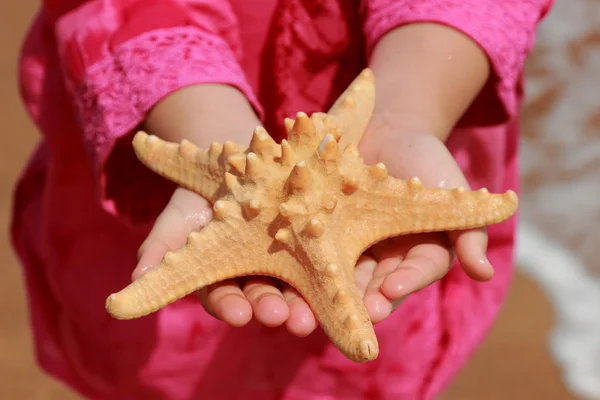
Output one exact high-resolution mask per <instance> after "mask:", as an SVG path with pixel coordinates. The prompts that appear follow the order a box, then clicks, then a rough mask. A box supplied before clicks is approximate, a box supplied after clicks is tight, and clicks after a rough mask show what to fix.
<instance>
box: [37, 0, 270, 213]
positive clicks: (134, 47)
mask: <svg viewBox="0 0 600 400" xmlns="http://www.w3.org/2000/svg"><path fill="white" fill-rule="evenodd" d="M73 3H75V5H74V6H73ZM44 11H45V12H46V13H47V14H48V18H49V19H50V20H53V25H54V27H55V35H56V41H57V47H58V49H57V50H58V53H59V57H60V60H61V63H62V66H61V67H62V71H63V75H64V78H65V82H66V85H67V89H68V92H69V94H70V96H71V98H72V101H73V103H74V106H75V112H76V116H77V119H78V123H79V125H80V128H81V131H82V132H83V135H84V140H85V144H86V146H87V147H88V149H90V150H91V153H92V157H93V162H94V164H95V165H94V166H95V169H96V172H97V174H98V176H97V177H98V182H99V185H100V188H99V192H100V193H101V196H102V198H101V201H102V203H103V206H104V207H105V209H107V210H108V211H110V212H114V213H122V211H121V210H120V208H125V209H126V208H131V207H132V206H133V207H134V208H135V205H134V199H133V198H132V196H133V197H135V196H134V193H129V192H132V189H127V188H128V187H129V186H130V185H128V183H127V182H129V183H131V182H132V181H133V182H140V181H146V182H147V181H148V179H150V180H151V181H153V184H156V182H154V180H153V178H151V177H148V176H147V175H146V171H144V170H143V168H142V169H140V166H139V165H137V160H136V159H135V157H134V156H133V152H132V151H131V148H130V139H131V136H130V134H131V133H133V131H134V130H135V129H136V128H137V127H138V126H139V125H140V123H141V122H142V121H143V120H144V118H145V115H146V113H147V112H148V111H149V109H150V108H151V107H152V106H153V105H155V104H156V103H157V102H158V101H159V100H160V99H161V98H163V97H164V96H166V95H167V94H169V93H170V92H173V91H174V90H176V89H179V88H182V87H185V86H189V85H193V84H198V83H207V82H208V83H223V84H229V85H232V86H234V87H237V88H238V89H239V90H240V91H241V92H243V93H244V94H245V96H246V97H247V98H248V100H249V101H250V103H251V104H252V105H253V107H254V109H255V111H256V112H257V113H258V114H259V117H262V110H261V106H260V104H259V102H258V101H257V99H256V97H255V94H254V93H253V91H252V89H251V87H250V86H249V84H248V82H247V81H246V78H245V75H244V73H243V71H242V69H241V67H240V65H239V64H238V61H237V59H238V58H239V56H240V51H241V46H240V41H239V33H238V30H237V21H236V17H235V15H234V14H233V11H232V9H231V8H230V5H229V2H228V1H219V0H109V1H107V0H91V1H67V0H46V1H45V10H44ZM119 139H122V140H120V141H119ZM135 171H137V172H135ZM125 175H129V176H128V177H127V176H125ZM119 203H121V204H119ZM126 203H129V204H126ZM125 213H127V214H128V213H129V212H125Z"/></svg>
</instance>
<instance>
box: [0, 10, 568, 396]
mask: <svg viewBox="0 0 600 400" xmlns="http://www.w3.org/2000/svg"><path fill="white" fill-rule="evenodd" d="M14 7H20V8H18V9H17V10H18V11H9V9H13V10H14ZM36 7H37V2H20V3H14V2H2V3H0V30H1V34H0V41H1V42H0V46H2V49H3V50H4V51H3V53H2V56H1V58H0V87H1V88H2V91H1V92H0V115H1V117H2V118H1V119H2V121H3V123H4V124H5V125H4V129H3V130H4V132H5V134H4V135H5V136H4V140H3V142H4V143H3V144H2V146H0V188H1V189H0V202H1V205H2V207H1V209H0V219H1V224H2V226H3V227H5V228H4V229H3V230H2V232H1V235H2V240H1V241H0V246H1V247H0V254H1V255H2V257H3V262H2V264H3V266H4V271H3V272H4V273H3V279H0V370H1V372H0V399H6V400H17V399H19V400H20V399H25V400H29V399H31V400H58V399H60V400H70V399H76V398H77V397H76V396H74V395H72V394H70V392H69V391H68V390H66V389H65V388H63V387H62V386H61V385H60V384H59V383H56V382H54V381H53V380H50V379H49V378H47V377H46V376H45V375H43V374H42V373H41V372H40V370H39V369H38V368H37V366H36V364H35V361H34V354H33V351H32V346H31V336H30V332H29V326H28V317H27V314H26V303H25V301H26V300H25V297H24V292H23V289H22V282H21V275H20V273H21V271H20V268H19V265H18V264H17V262H16V259H15V257H14V255H13V253H12V249H11V248H10V246H9V244H8V243H9V239H8V237H7V226H8V223H9V219H10V206H11V194H12V187H13V184H14V181H15V179H16V177H17V175H18V173H19V171H20V169H21V168H22V166H23V165H24V163H25V160H26V158H27V157H28V155H29V151H30V150H31V148H32V147H33V145H34V143H35V141H36V140H37V138H38V136H37V133H36V132H35V130H34V128H33V126H32V124H31V123H30V121H29V120H28V119H27V117H26V115H25V113H24V111H23V109H22V107H21V104H20V103H19V101H18V98H17V86H16V72H15V67H16V57H17V54H18V48H19V46H20V42H21V39H22V37H23V34H24V32H25V29H26V28H27V24H28V23H29V19H30V17H31V15H32V14H33V12H34V11H35V8H36ZM551 324H552V310H551V309H550V306H549V303H548V302H547V300H546V299H545V298H544V296H543V294H542V293H541V292H540V290H539V289H538V287H537V286H536V285H534V284H533V283H532V282H531V281H528V280H527V279H525V278H524V277H523V276H520V275H519V276H517V277H516V279H515V282H514V286H513V288H512V291H511V295H510V298H509V301H508V302H507V304H506V307H505V308H504V310H503V312H502V315H501V318H500V320H499V321H498V323H497V325H496V328H495V329H494V331H493V332H492V334H491V336H490V337H489V338H488V340H487V341H486V342H485V344H484V345H483V347H482V348H481V350H480V351H479V352H478V353H477V354H476V356H475V357H474V358H473V360H472V361H471V363H470V364H469V365H468V366H467V368H466V369H465V370H464V371H463V373H462V374H461V375H460V377H459V379H458V380H457V381H456V382H455V383H454V385H453V386H452V388H451V390H450V392H449V393H448V394H447V395H446V396H444V399H445V400H480V399H486V400H494V399H508V398H513V399H516V400H520V399H522V400H528V399H545V400H554V399H556V400H568V399H575V398H574V397H571V396H569V395H568V394H567V392H566V390H565V388H564V386H563V385H562V383H561V382H560V377H559V372H558V370H557V368H556V366H555V365H554V364H553V362H552V360H551V359H550V357H549V356H548V354H547V351H546V341H547V339H546V334H547V332H548V329H549V328H550V327H551Z"/></svg>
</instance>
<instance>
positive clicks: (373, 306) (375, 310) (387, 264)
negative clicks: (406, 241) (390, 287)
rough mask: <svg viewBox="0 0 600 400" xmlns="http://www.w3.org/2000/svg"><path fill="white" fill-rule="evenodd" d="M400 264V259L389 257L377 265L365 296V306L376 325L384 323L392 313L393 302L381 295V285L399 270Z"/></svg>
mask: <svg viewBox="0 0 600 400" xmlns="http://www.w3.org/2000/svg"><path fill="white" fill-rule="evenodd" d="M400 262H401V260H400V258H398V257H389V258H385V259H383V260H381V261H380V262H378V263H376V265H375V268H374V270H373V274H372V279H371V281H370V282H369V284H368V285H367V288H366V290H365V296H364V302H365V306H366V307H367V311H368V313H369V317H371V321H372V322H373V323H374V324H376V323H379V322H381V321H383V320H384V319H385V318H387V317H388V316H389V315H390V313H391V312H392V302H391V301H390V300H389V299H388V298H387V297H386V296H384V295H383V293H381V285H382V284H383V281H384V280H385V278H386V277H387V276H388V275H389V274H390V273H392V272H393V271H395V270H396V269H397V268H398V266H399V265H400Z"/></svg>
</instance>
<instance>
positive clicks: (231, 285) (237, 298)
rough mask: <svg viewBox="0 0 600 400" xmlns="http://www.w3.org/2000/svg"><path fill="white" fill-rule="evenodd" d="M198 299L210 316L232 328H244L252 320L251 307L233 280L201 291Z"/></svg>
mask: <svg viewBox="0 0 600 400" xmlns="http://www.w3.org/2000/svg"><path fill="white" fill-rule="evenodd" d="M198 299H199V300H200V303H201V304H202V306H203V307H204V309H205V310H206V311H207V312H208V313H209V314H210V315H212V316H213V317H215V318H217V319H220V320H221V321H223V322H225V323H227V324H229V325H231V326H233V327H240V326H244V325H246V324H247V323H248V322H250V320H251V319H252V306H251V305H250V303H249V302H248V300H247V299H246V296H244V293H243V292H242V289H241V288H240V284H239V282H238V281H236V280H234V279H230V280H227V281H223V282H219V283H216V284H214V285H211V286H209V287H206V288H203V289H201V290H200V291H198Z"/></svg>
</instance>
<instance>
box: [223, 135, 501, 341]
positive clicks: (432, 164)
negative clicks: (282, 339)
mask: <svg viewBox="0 0 600 400" xmlns="http://www.w3.org/2000/svg"><path fill="white" fill-rule="evenodd" d="M374 129H375V130H378V131H382V132H377V133H376V134H373V135H369V136H366V137H365V140H363V142H362V143H361V146H360V147H361V149H360V150H361V155H362V156H363V157H364V159H365V162H366V163H367V164H374V163H376V162H383V163H384V164H386V166H387V167H388V171H389V173H390V175H392V176H394V177H397V178H400V179H408V178H410V177H412V176H418V177H419V178H420V179H421V180H422V181H423V184H425V185H429V186H443V187H457V186H464V187H468V183H467V181H466V179H465V177H464V175H463V173H462V171H461V170H460V168H459V167H458V165H457V164H456V161H455V160H454V158H453V157H452V155H451V154H450V152H449V151H448V150H447V148H446V146H445V145H444V143H442V142H441V141H440V140H439V139H437V138H436V137H435V136H433V135H429V134H423V133H405V132H384V130H385V128H375V127H372V128H371V129H370V130H371V132H372V131H373V130H374ZM371 138H376V139H371ZM486 247H487V234H486V232H485V230H473V231H464V232H453V233H450V234H446V233H431V234H418V235H408V236H403V237H397V238H393V239H390V240H387V241H385V242H382V243H379V244H377V245H376V246H373V247H372V248H371V249H369V250H368V251H367V252H366V253H365V254H364V255H363V256H362V257H361V258H360V259H359V261H358V264H357V266H356V270H355V271H356V272H355V277H356V285H357V287H358V289H359V291H360V293H361V294H362V295H363V298H364V302H365V305H366V307H367V310H368V312H369V315H370V317H371V319H372V321H373V322H374V323H378V322H381V321H383V320H384V319H385V318H387V317H388V316H389V315H390V313H391V312H392V311H393V310H394V309H395V308H396V307H397V306H398V305H399V303H400V302H401V301H402V300H403V299H404V298H405V297H406V296H408V295H409V294H411V293H413V292H415V291H418V290H420V289H422V288H424V287H426V286H428V285H430V284H432V283H433V282H435V281H437V280H440V279H442V278H443V277H444V275H445V274H446V273H447V272H448V270H449V268H450V266H451V265H452V262H453V258H454V255H453V253H454V252H455V253H456V256H457V257H458V259H459V260H460V261H461V265H462V268H463V269H464V270H465V272H466V273H467V274H468V275H469V276H470V277H471V278H473V279H475V280H488V279H490V278H491V277H492V275H493V269H492V266H491V265H490V264H489V262H488V261H487V258H486V255H485V252H486ZM252 291H253V293H252V297H253V298H256V299H260V298H262V297H263V296H272V303H271V304H272V307H277V308H279V312H277V313H269V314H268V315H264V316H263V315H258V314H260V313H261V312H263V311H264V312H265V314H266V310H264V309H259V308H257V309H255V310H254V312H255V313H256V315H255V316H256V317H257V319H258V320H261V321H266V320H268V321H269V322H270V324H269V325H271V326H276V325H280V324H285V325H286V327H287V329H288V330H289V331H290V332H291V333H292V334H295V335H297V336H305V335H308V334H310V333H311V332H312V331H313V330H314V329H315V328H316V327H317V322H316V319H315V316H314V315H313V313H312V312H311V310H310V307H309V306H308V304H307V303H306V302H305V301H304V299H302V297H300V296H299V295H298V293H297V292H296V291H295V290H294V289H293V288H291V287H289V286H287V285H286V286H285V287H284V288H283V290H282V291H281V293H280V291H279V289H277V288H276V287H275V286H274V285H273V284H271V283H269V282H265V283H264V284H260V283H256V284H255V285H254V287H253V288H252ZM280 296H281V297H280ZM215 297H218V296H215ZM278 297H280V298H281V300H280V301H277V302H275V300H276V298H278ZM270 311H274V310H270ZM275 315H281V316H286V317H287V318H277V317H275ZM275 320H277V321H275Z"/></svg>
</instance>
